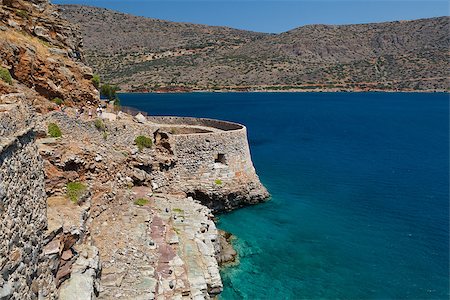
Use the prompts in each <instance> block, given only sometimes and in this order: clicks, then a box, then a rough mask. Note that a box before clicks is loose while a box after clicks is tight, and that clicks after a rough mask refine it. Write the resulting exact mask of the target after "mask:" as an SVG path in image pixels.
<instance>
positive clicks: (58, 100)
mask: <svg viewBox="0 0 450 300" xmlns="http://www.w3.org/2000/svg"><path fill="white" fill-rule="evenodd" d="M53 102H54V103H56V105H61V104H63V102H64V101H63V100H62V99H61V98H58V97H56V98H54V99H53Z"/></svg>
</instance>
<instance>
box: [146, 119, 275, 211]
mask: <svg viewBox="0 0 450 300" xmlns="http://www.w3.org/2000/svg"><path fill="white" fill-rule="evenodd" d="M148 120H149V121H150V122H152V123H154V124H159V126H160V130H158V131H156V132H155V134H154V136H155V145H156V149H157V150H159V152H158V153H159V155H165V157H166V158H167V161H168V162H169V163H167V164H165V165H160V168H159V169H160V170H161V171H164V173H161V174H164V176H158V175H160V174H156V176H155V178H154V180H153V182H152V184H153V187H154V189H155V190H158V189H163V190H170V191H183V192H185V193H187V194H188V195H190V196H192V197H193V198H195V199H198V200H200V201H202V203H203V204H205V205H207V206H208V207H210V208H211V209H213V210H215V211H227V210H231V209H234V208H237V207H241V206H244V205H248V204H255V203H258V202H262V201H263V200H265V199H266V198H267V197H268V193H267V190H266V189H265V188H264V186H263V185H262V184H261V183H260V181H259V178H258V176H257V175H256V172H255V168H254V167H253V163H252V159H251V156H250V149H249V146H248V141H247V129H246V128H245V126H242V125H240V124H236V123H232V122H225V121H219V120H211V119H202V118H182V117H149V118H148Z"/></svg>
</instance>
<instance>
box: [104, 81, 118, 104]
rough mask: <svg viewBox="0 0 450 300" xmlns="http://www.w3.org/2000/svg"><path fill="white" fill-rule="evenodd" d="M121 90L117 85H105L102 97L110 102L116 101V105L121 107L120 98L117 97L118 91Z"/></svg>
mask: <svg viewBox="0 0 450 300" xmlns="http://www.w3.org/2000/svg"><path fill="white" fill-rule="evenodd" d="M119 90H120V88H119V87H118V86H117V85H110V84H104V85H102V86H101V88H100V96H101V97H103V98H106V99H108V100H109V101H114V105H116V106H118V105H120V99H119V96H117V91H119Z"/></svg>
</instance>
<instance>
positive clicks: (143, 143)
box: [134, 135, 153, 151]
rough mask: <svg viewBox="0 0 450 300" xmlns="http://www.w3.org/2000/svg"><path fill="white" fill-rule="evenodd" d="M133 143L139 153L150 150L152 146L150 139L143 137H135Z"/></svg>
mask: <svg viewBox="0 0 450 300" xmlns="http://www.w3.org/2000/svg"><path fill="white" fill-rule="evenodd" d="M134 142H135V143H136V145H137V147H138V149H139V151H142V150H144V148H151V147H152V144H153V142H152V139H151V138H149V137H148V136H145V135H140V136H138V137H136V138H135V139H134Z"/></svg>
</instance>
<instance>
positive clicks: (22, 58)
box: [0, 0, 98, 104]
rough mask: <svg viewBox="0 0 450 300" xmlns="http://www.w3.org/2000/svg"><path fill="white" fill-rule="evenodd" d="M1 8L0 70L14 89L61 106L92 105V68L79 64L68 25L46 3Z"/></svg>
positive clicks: (15, 3)
mask: <svg viewBox="0 0 450 300" xmlns="http://www.w3.org/2000/svg"><path fill="white" fill-rule="evenodd" d="M1 4H2V5H1V6H0V49H1V50H0V66H2V67H4V68H6V69H8V70H9V72H10V73H11V76H12V77H13V79H14V80H16V81H15V82H16V84H15V85H24V86H26V87H28V88H30V89H32V90H33V91H35V92H36V93H37V94H38V95H40V96H42V97H44V98H46V99H49V100H52V99H53V98H55V97H58V98H61V99H63V100H64V101H65V102H66V104H71V103H77V102H83V103H84V102H86V101H91V102H94V101H96V99H98V92H97V91H96V89H95V88H94V86H93V85H92V83H91V78H92V70H91V69H90V68H88V67H86V66H85V65H84V64H83V62H82V61H83V54H82V49H81V46H82V40H81V39H80V38H79V37H78V34H77V31H76V30H74V29H73V25H70V24H69V23H68V22H65V21H64V20H61V19H60V18H59V15H58V13H57V11H56V10H55V9H54V7H53V6H52V5H50V4H49V3H48V1H45V0H42V1H40V0H34V1H22V0H18V1H3V2H2V3H1ZM2 85H3V86H4V84H2ZM3 89H5V90H6V88H5V87H4V88H3ZM8 92H11V91H8ZM42 101H44V100H42Z"/></svg>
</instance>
